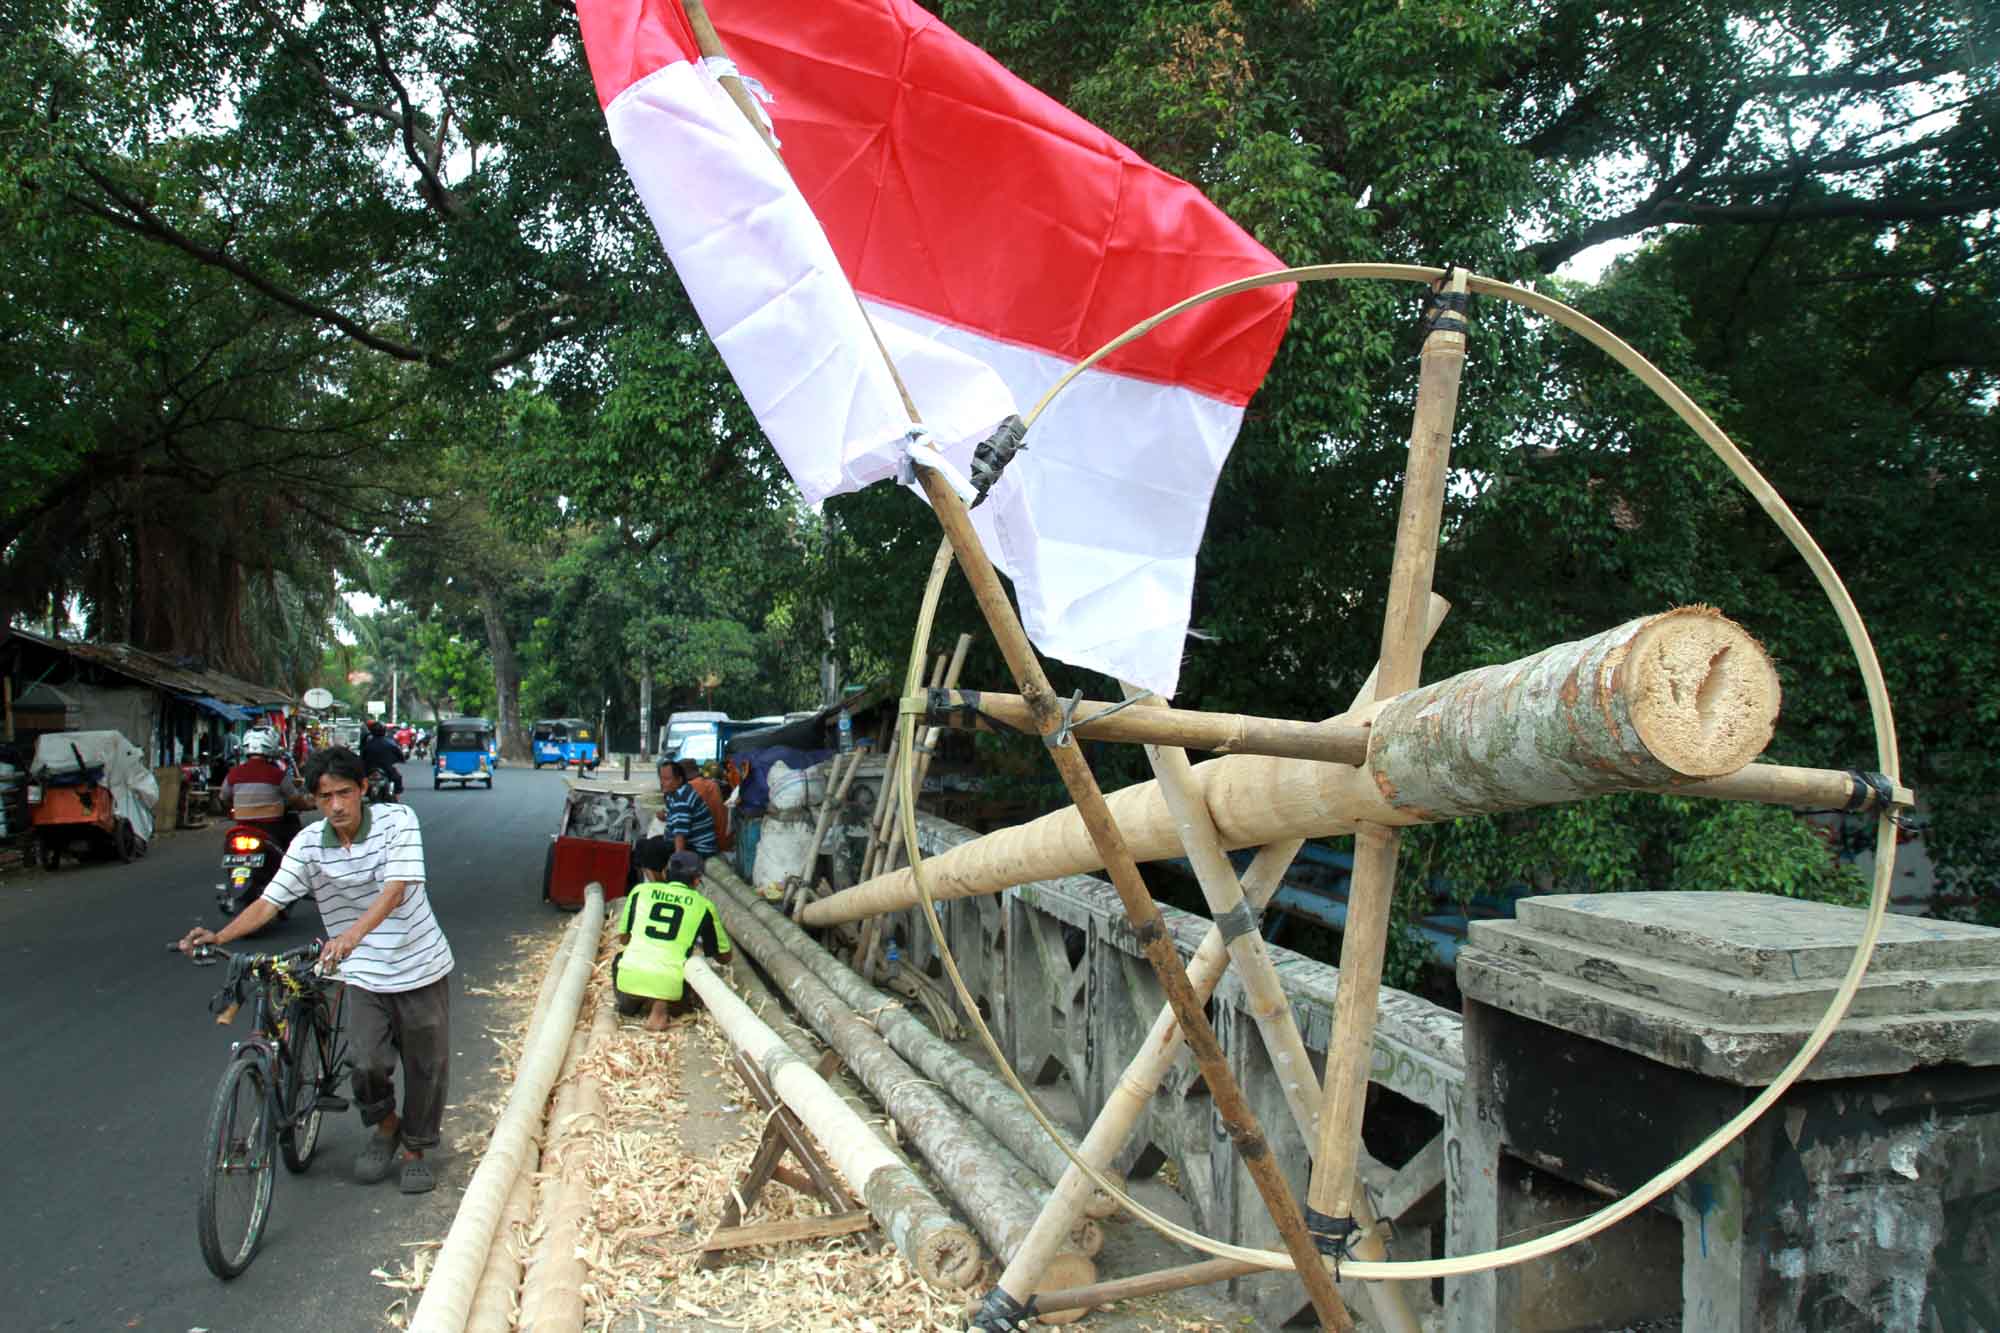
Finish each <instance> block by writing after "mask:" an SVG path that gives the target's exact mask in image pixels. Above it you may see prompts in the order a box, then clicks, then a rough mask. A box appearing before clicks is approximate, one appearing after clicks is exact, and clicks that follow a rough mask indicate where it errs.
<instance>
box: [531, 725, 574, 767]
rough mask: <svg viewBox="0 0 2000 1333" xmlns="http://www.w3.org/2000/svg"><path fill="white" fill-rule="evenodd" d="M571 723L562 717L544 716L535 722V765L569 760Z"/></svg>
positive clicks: (561, 762) (564, 762) (560, 762)
mask: <svg viewBox="0 0 2000 1333" xmlns="http://www.w3.org/2000/svg"><path fill="white" fill-rule="evenodd" d="M568 745H569V723H567V722H565V721H563V720H562V719H560V718H553V717H548V718H543V719H542V720H541V721H540V722H537V723H535V732H534V737H533V749H534V759H535V767H536V768H540V767H541V766H542V765H543V764H567V763H568V762H569V750H568V748H567V747H568Z"/></svg>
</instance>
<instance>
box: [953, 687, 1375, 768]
mask: <svg viewBox="0 0 2000 1333" xmlns="http://www.w3.org/2000/svg"><path fill="white" fill-rule="evenodd" d="M1114 709H1115V710H1117V711H1115V712H1114V711H1112V710H1114ZM1107 713H1109V714H1110V716H1108V717H1107V716H1105V714H1107ZM925 716H926V717H927V718H929V719H930V720H932V721H934V722H941V723H943V724H944V725H946V726H951V727H962V728H972V729H977V730H984V731H998V730H1002V729H1011V730H1014V731H1032V730H1034V725H1035V721H1034V714H1033V712H1031V711H1030V710H1029V708H1028V701H1027V700H1026V699H1024V698H1022V697H1021V696H1020V695H1018V694H995V693H993V692H992V691H990V690H955V689H943V690H932V691H931V692H930V695H929V696H928V698H927V700H926V710H925ZM1072 717H1073V718H1074V721H1072V722H1071V724H1070V729H1071V730H1072V731H1073V732H1074V733H1075V734H1076V735H1077V736H1079V737H1081V738H1082V739H1084V740H1087V741H1129V742H1133V743H1136V744H1139V745H1178V746H1181V747H1183V748H1185V749H1189V750H1211V751H1214V752H1215V753H1217V754H1267V755H1275V756H1277V757H1279V758H1284V759H1318V760H1320V761H1322V762H1325V763H1335V764H1360V763H1362V762H1364V761H1365V760H1366V759H1367V757H1368V724H1367V723H1366V722H1362V721H1356V720H1350V719H1347V718H1336V719H1334V720H1332V721H1330V722H1294V721H1291V720H1289V719H1286V718H1273V717H1253V716H1250V715H1249V714H1245V713H1203V712H1196V711H1194V710H1191V709H1178V708H1177V709H1174V710H1172V711H1170V712H1162V711H1160V710H1154V711H1151V712H1140V711H1139V710H1138V709H1134V708H1127V707H1125V706H1124V705H1123V704H1115V703H1107V702H1105V701H1103V700H1100V699H1085V700H1083V701H1082V702H1081V703H1079V704H1077V706H1076V707H1075V709H1073V710H1072Z"/></svg>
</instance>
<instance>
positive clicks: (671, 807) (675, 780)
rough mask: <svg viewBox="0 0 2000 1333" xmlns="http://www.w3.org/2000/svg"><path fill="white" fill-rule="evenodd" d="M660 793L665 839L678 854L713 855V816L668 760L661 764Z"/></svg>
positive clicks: (699, 795) (699, 794)
mask: <svg viewBox="0 0 2000 1333" xmlns="http://www.w3.org/2000/svg"><path fill="white" fill-rule="evenodd" d="M660 790H661V791H662V792H664V793H665V794H666V798H667V835H666V836H667V839H668V841H670V842H672V843H673V849H674V850H675V851H677V852H696V853H699V854H700V855H702V856H714V855H715V816H714V815H713V814H710V813H709V809H708V802H706V801H704V800H702V799H701V793H700V792H698V791H696V790H695V789H694V788H693V787H691V786H689V785H688V783H687V781H686V779H684V778H682V777H681V771H680V768H679V767H678V766H677V765H676V764H675V763H674V761H673V760H671V759H662V760H661V761H660Z"/></svg>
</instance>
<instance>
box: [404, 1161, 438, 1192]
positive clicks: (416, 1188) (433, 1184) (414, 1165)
mask: <svg viewBox="0 0 2000 1333" xmlns="http://www.w3.org/2000/svg"><path fill="white" fill-rule="evenodd" d="M397 1188H399V1189H401V1190H402V1191H403V1193H405V1194H428V1193H430V1192H431V1191H432V1190H434V1189H436V1188H437V1177H436V1176H435V1175H434V1174H432V1172H431V1164H430V1163H429V1162H427V1161H425V1160H424V1159H423V1158H421V1157H405V1158H404V1159H403V1178H402V1180H401V1181H400V1182H399V1183H398V1185H397Z"/></svg>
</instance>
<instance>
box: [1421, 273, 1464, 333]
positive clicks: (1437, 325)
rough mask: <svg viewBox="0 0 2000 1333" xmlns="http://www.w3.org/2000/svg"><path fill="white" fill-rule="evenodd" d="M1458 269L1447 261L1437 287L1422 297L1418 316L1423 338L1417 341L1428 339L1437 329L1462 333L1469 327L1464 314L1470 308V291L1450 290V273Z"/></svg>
mask: <svg viewBox="0 0 2000 1333" xmlns="http://www.w3.org/2000/svg"><path fill="white" fill-rule="evenodd" d="M1460 271H1461V270H1460V269H1459V267H1458V265H1456V264H1451V263H1447V264H1446V265H1445V266H1444V277H1443V278H1441V279H1439V281H1438V285H1437V287H1436V288H1435V289H1433V290H1432V292H1431V293H1430V295H1428V296H1426V297H1425V298H1424V310H1423V314H1422V315H1421V316H1420V317H1419V318H1420V319H1421V321H1422V324H1423V338H1422V339H1420V340H1419V341H1423V340H1427V339H1429V337H1430V336H1431V335H1432V334H1433V333H1436V332H1438V331H1439V330H1442V331H1444V332H1445V333H1464V332H1465V331H1466V330H1467V329H1468V328H1470V327H1471V325H1470V324H1469V323H1468V322H1467V321H1466V315H1467V314H1468V313H1470V312H1471V310H1472V293H1471V292H1454V291H1452V290H1450V288H1451V276H1452V274H1454V273H1457V272H1460Z"/></svg>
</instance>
